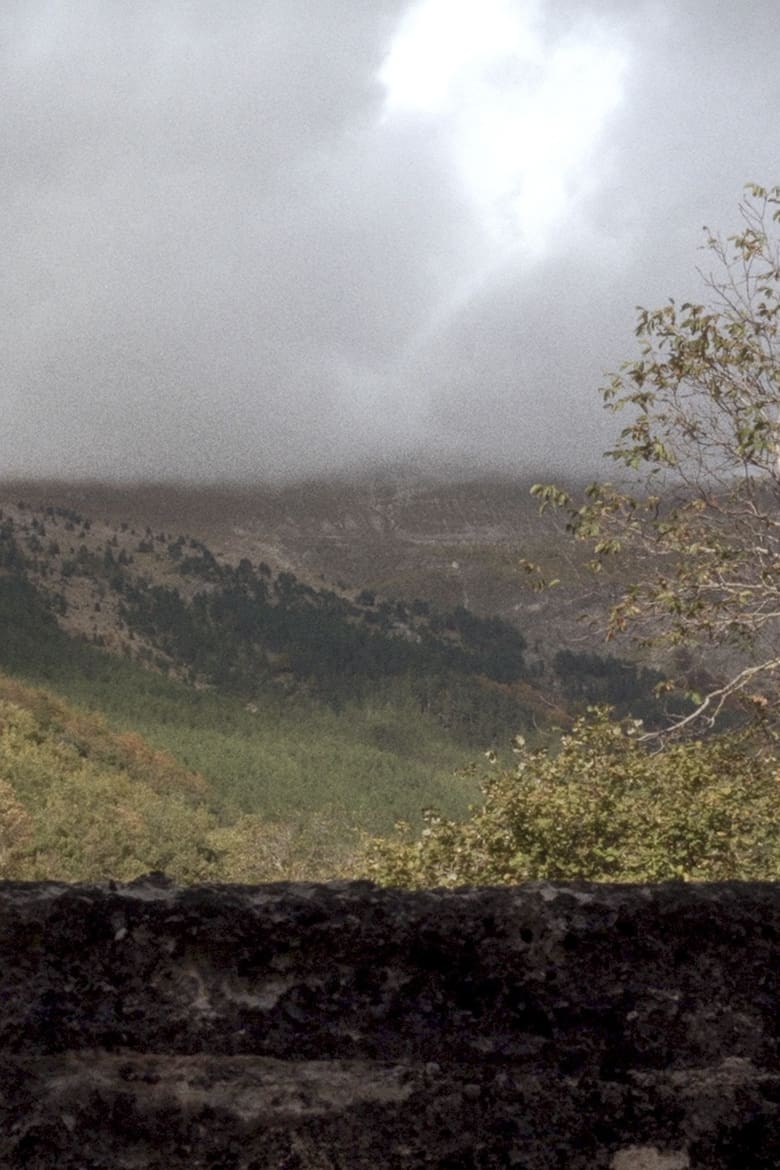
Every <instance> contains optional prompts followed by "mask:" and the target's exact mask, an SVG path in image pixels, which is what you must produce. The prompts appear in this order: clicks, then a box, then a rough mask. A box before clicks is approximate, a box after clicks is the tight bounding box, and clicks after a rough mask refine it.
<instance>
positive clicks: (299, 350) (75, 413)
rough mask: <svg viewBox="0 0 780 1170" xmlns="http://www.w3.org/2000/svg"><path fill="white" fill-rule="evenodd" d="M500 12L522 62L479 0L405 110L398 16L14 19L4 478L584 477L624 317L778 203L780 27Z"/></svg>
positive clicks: (382, 11)
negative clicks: (706, 250) (548, 472)
mask: <svg viewBox="0 0 780 1170" xmlns="http://www.w3.org/2000/svg"><path fill="white" fill-rule="evenodd" d="M427 2H428V3H430V2H431V0H427ZM492 2H493V3H494V4H495V6H496V11H497V12H498V11H499V10H502V11H503V14H504V17H505V18H507V19H510V20H514V21H515V25H513V26H512V27H517V28H521V27H522V28H524V29H526V30H528V34H527V35H528V38H530V39H527V40H526V41H523V42H522V43H521V42H520V41H518V44H517V45H516V46H514V48H513V47H512V46H511V45H509V44H508V43H505V44H504V45H503V48H502V49H501V51H498V50H496V51H495V52H494V50H493V49H492V48H491V47H490V43H489V42H490V38H489V36H488V32H487V31H484V30H485V22H486V21H487V17H488V15H489V7H490V6H489V5H488V4H487V3H486V2H483V4H482V5H481V6H480V10H481V12H482V20H483V24H482V27H483V32H484V36H485V38H486V39H485V41H484V42H483V44H482V48H481V50H480V54H478V55H477V56H476V57H475V58H474V59H473V60H471V61H470V62H469V61H468V60H467V61H466V63H465V64H463V66H462V68H461V73H460V74H458V77H459V80H458V82H457V85H458V86H459V87H460V88H459V89H458V91H457V100H455V99H453V101H451V102H449V104H447V103H444V106H442V107H441V108H433V109H432V108H423V106H424V103H423V104H422V105H419V104H418V107H415V104H414V102H407V103H406V106H405V107H404V108H398V106H396V108H392V103H388V93H389V90H388V83H387V75H386V71H385V72H384V73H383V66H385V65H386V63H387V61H388V60H389V59H390V55H391V53H392V52H395V53H396V54H397V53H398V43H399V42H398V37H399V34H400V33H402V32H403V29H404V27H405V22H406V24H407V25H408V22H409V20H410V19H411V17H410V13H412V12H413V11H414V10H415V8H416V9H417V11H418V13H419V10H420V5H419V4H417V5H414V4H410V3H405V2H403V0H393V2H390V0H387V2H385V3H382V2H380V0H372V3H371V4H366V3H364V2H363V0H327V2H324V0H323V2H321V0H266V2H265V3H262V4H257V3H254V2H250V0H234V3H232V4H231V5H229V6H227V5H226V6H222V7H220V6H215V5H213V4H211V3H208V4H207V3H205V2H203V0H154V2H152V0H139V2H137V3H134V4H132V5H126V4H123V3H120V0H101V2H100V3H98V2H97V0H68V3H64V2H62V0H17V2H15V3H14V2H13V0H12V2H9V3H8V4H6V5H4V6H3V9H2V12H0V66H2V76H3V78H4V81H3V83H2V84H3V92H2V101H0V131H1V132H2V139H3V142H4V152H5V158H4V162H5V168H4V169H5V177H6V182H5V183H4V187H3V194H2V196H0V211H1V212H2V220H1V221H0V222H1V223H2V232H3V253H4V271H5V280H4V282H3V285H2V288H0V312H2V315H3V320H4V321H5V322H6V344H5V347H4V350H5V352H4V360H3V363H2V366H1V367H0V394H1V395H2V399H3V405H4V411H3V415H4V418H3V427H2V428H1V429H0V468H2V469H3V470H4V472H5V473H6V474H9V475H10V474H32V475H42V474H61V475H99V476H121V477H149V476H151V477H158V476H173V477H182V476H184V477H193V476H194V477H201V478H214V479H219V478H231V477H237V476H238V477H251V476H269V475H297V474H312V473H321V472H324V471H328V470H337V469H340V468H342V467H345V466H348V465H350V464H352V463H354V462H356V461H365V460H371V459H377V458H385V459H386V458H393V457H395V456H399V457H400V456H405V455H406V456H408V455H416V456H417V457H418V458H420V459H423V458H437V457H445V456H446V457H447V458H450V459H452V458H454V459H456V460H457V459H458V458H462V460H463V462H464V464H466V463H468V464H469V465H474V464H476V465H479V466H483V467H485V468H489V467H495V466H499V465H500V466H502V467H507V466H510V467H516V468H517V469H518V470H520V471H523V470H536V469H537V468H538V467H539V466H540V465H543V466H545V467H546V466H548V465H549V466H551V465H553V464H557V465H559V466H562V467H563V468H571V467H575V466H576V467H583V468H587V469H588V470H591V469H592V468H594V467H595V466H596V463H597V460H598V458H599V455H600V453H601V451H602V450H603V449H604V448H605V447H606V446H608V445H609V441H610V425H611V424H610V420H609V417H608V416H605V415H604V414H603V412H602V411H601V410H600V407H599V399H598V394H597V392H596V391H597V387H598V386H599V384H600V383H601V381H602V376H603V372H604V370H605V369H607V368H609V367H610V366H611V365H614V364H615V363H616V362H617V361H619V360H620V359H621V358H623V357H628V356H630V355H631V352H632V350H631V346H632V332H631V327H632V323H633V310H634V305H635V304H637V303H655V302H656V301H658V300H663V299H664V298H665V297H666V296H667V295H669V294H673V293H676V292H679V291H682V292H687V291H690V283H691V282H692V281H693V280H694V279H695V273H694V268H695V264H696V262H697V260H698V259H700V257H698V256H697V253H696V247H697V245H698V244H699V243H700V239H701V226H702V224H703V223H705V222H707V223H710V224H711V225H712V226H715V227H719V226H722V227H723V228H724V229H725V230H730V229H731V228H732V227H733V226H734V222H735V204H736V201H737V199H738V197H739V194H740V191H741V186H742V184H743V183H744V182H745V181H747V180H749V179H753V178H755V179H757V180H759V181H766V182H773V181H776V180H777V178H778V176H776V175H773V174H771V173H769V168H771V167H772V166H773V165H775V160H776V158H777V157H778V153H779V152H778V145H780V144H779V143H778V137H780V130H779V129H778V127H779V126H780V122H778V118H777V112H778V105H780V83H779V82H778V78H777V71H776V68H775V62H774V53H773V45H775V44H776V43H777V34H780V12H779V11H778V10H777V9H776V6H775V5H774V4H772V3H769V2H767V3H757V2H755V3H748V4H745V5H742V6H740V7H739V10H738V11H733V12H732V11H731V10H730V9H723V6H721V5H716V4H714V3H712V2H709V0H696V2H694V3H692V4H689V5H686V6H680V5H675V4H672V3H671V2H670V0H667V2H662V0H642V2H641V3H639V4H637V5H632V6H626V5H623V4H618V3H617V2H612V3H610V2H609V0H604V2H600V3H598V4H596V3H595V0H594V2H593V3H591V4H584V5H583V4H582V3H574V2H573V0H572V2H571V3H562V4H554V5H553V4H552V3H550V2H549V0H548V2H547V3H544V2H542V0H536V2H534V3H530V2H528V3H526V2H525V0H505V2H504V0H502V2H501V3H499V0H492ZM451 3H452V4H457V3H460V0H451ZM463 4H464V5H465V7H463V20H464V21H465V22H466V26H465V27H467V24H468V19H470V17H469V12H468V4H467V3H466V0H463ZM472 7H473V6H472ZM681 8H682V10H681ZM451 11H454V10H452V9H451ZM518 22H519V23H518ZM488 31H489V30H488ZM505 40H506V38H505ZM510 50H511V51H510ZM593 52H598V53H600V54H601V56H600V57H599V60H600V61H601V62H602V68H603V69H604V70H605V69H607V68H611V69H612V70H613V74H614V76H613V82H614V85H613V86H612V88H611V89H610V88H609V87H607V89H606V90H605V91H604V93H605V94H606V97H605V98H604V100H603V102H602V103H601V105H600V106H598V109H596V106H595V105H594V106H593V108H594V110H595V113H594V114H593V119H591V121H592V122H593V124H592V125H591V124H590V123H587V126H586V129H583V130H582V131H578V133H579V135H580V138H581V139H582V143H581V145H582V149H581V150H579V148H578V150H577V151H575V150H574V147H573V146H571V147H569V148H567V149H564V147H565V146H566V143H567V142H569V143H573V142H574V139H573V138H572V137H571V134H572V130H571V126H573V125H574V126H576V125H579V123H576V122H575V121H574V113H573V111H574V110H575V109H576V108H577V105H576V101H575V105H572V104H571V103H570V104H569V105H568V106H567V104H566V101H564V97H565V95H564V94H563V93H562V87H563V85H564V79H565V77H566V76H567V73H566V70H565V69H564V65H565V64H566V63H567V62H568V63H569V65H570V66H571V70H570V73H571V75H572V77H574V80H575V81H576V80H577V78H579V86H580V89H579V107H580V110H581V108H582V107H583V105H584V103H585V99H586V98H588V97H589V95H590V99H593V91H594V86H595V79H596V77H597V74H596V73H594V72H593V71H592V61H593V60H595V58H592V57H590V56H588V54H590V53H593ZM567 54H568V55H567ZM577 62H579V63H580V65H579V66H578V68H579V69H580V72H579V74H577V72H576V69H575V68H574V65H575V63H577ZM423 67H424V61H423ZM459 68H460V67H459ZM463 70H465V72H463ZM589 70H590V71H589ZM383 78H384V81H383ZM573 93H574V96H575V99H576V97H577V90H576V87H575V88H574V89H573ZM502 95H503V96H502ZM553 98H554V99H555V100H554V101H553ZM607 98H608V99H609V100H607ZM504 99H505V100H504ZM593 100H594V101H595V99H593ZM599 100H601V99H599ZM523 103H525V104H523ZM556 103H559V104H558V105H556ZM429 104H430V103H429ZM602 107H603V108H602ZM505 109H506V110H515V112H516V113H517V116H518V120H517V122H516V126H517V141H516V142H515V141H514V139H513V125H515V123H511V124H509V125H508V126H507V125H504V124H503V123H501V122H500V116H503V115H502V111H504V110H505ZM545 110H547V111H548V113H550V112H551V111H552V113H553V114H555V116H554V117H553V119H552V121H551V122H549V124H548V127H549V133H550V141H551V142H552V143H553V144H555V143H557V144H558V146H559V147H560V149H558V147H556V148H555V149H552V147H551V148H550V150H549V151H547V154H545V145H544V121H543V113H544V111H545ZM556 110H557V113H555V111H556ZM567 110H568V113H567ZM521 115H522V116H521ZM523 117H525V122H523ZM534 118H535V119H536V121H534V120H533V119H534ZM569 118H571V119H572V121H571V124H569V122H568V119H569ZM481 119H482V121H481ZM491 119H492V121H491ZM529 119H530V121H529ZM499 125H500V126H501V136H498V130H497V129H496V127H497V126H499ZM582 125H585V123H582ZM480 126H484V127H485V134H484V136H481V135H480ZM491 126H492V127H493V129H492V130H490V127H491ZM529 127H530V129H529ZM524 128H525V129H524ZM488 130H490V133H492V134H493V138H492V139H491V138H490V134H488ZM531 132H533V135H534V138H533V142H534V144H535V145H534V150H533V151H532V150H531V149H530V145H529V144H530V143H531V139H530V138H529V139H527V140H525V141H524V139H523V133H526V134H530V133H531ZM567 135H568V137H567ZM482 137H484V141H482ZM585 138H587V142H585ZM491 143H492V145H491ZM486 144H487V145H486ZM502 144H505V148H506V153H507V157H506V159H503V158H502ZM561 144H563V145H562V146H561ZM488 146H489V147H490V151H491V153H485V152H486V151H487V150H488ZM478 148H479V149H478ZM556 150H557V153H556ZM524 151H525V153H524ZM534 151H535V152H536V154H534ZM480 152H481V153H480ZM513 152H516V155H515V154H513ZM575 156H576V157H575ZM529 158H530V159H533V160H534V161H533V165H531V164H530V163H529V162H528V160H529ZM523 159H525V160H526V165H525V169H524V167H523ZM545 159H547V162H548V163H549V167H550V169H549V171H547V172H545V170H544V168H543V166H542V162H543V161H544V160H545ZM513 160H514V161H513ZM540 160H541V161H540ZM488 164H490V166H489V165H488ZM545 165H547V164H545ZM491 167H492V168H494V171H495V174H494V171H493V170H491V169H490V168H491ZM470 168H471V169H470ZM545 176H546V177H545ZM529 192H530V193H531V194H532V195H533V199H531V194H529ZM547 192H549V200H548V199H546V193H547ZM534 217H536V219H535V218H534ZM532 221H534V222H536V221H538V225H540V226H539V227H538V230H537V231H536V233H535V236H534V239H535V240H536V241H537V242H536V244H535V245H533V246H532V243H531V234H530V232H531V227H532Z"/></svg>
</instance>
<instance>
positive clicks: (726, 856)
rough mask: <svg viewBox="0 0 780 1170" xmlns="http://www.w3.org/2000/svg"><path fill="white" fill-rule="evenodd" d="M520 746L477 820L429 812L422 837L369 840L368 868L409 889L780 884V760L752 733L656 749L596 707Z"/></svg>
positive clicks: (490, 781)
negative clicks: (549, 740) (555, 883)
mask: <svg viewBox="0 0 780 1170" xmlns="http://www.w3.org/2000/svg"><path fill="white" fill-rule="evenodd" d="M515 750H516V753H517V766H516V767H515V768H514V769H511V770H506V769H496V770H495V771H494V772H493V773H492V774H490V775H489V776H488V777H487V778H486V779H485V781H484V783H483V787H482V793H483V803H482V804H481V805H480V806H478V807H475V808H474V809H473V810H472V814H471V816H470V818H469V819H467V820H465V821H456V820H450V819H447V818H445V817H444V816H442V815H441V814H439V813H436V812H432V811H429V812H427V813H426V815H425V825H424V828H423V830H422V834H421V836H420V837H419V838H418V839H416V840H414V839H411V836H410V832H409V830H408V827H406V828H404V827H402V828H401V831H400V832H399V833H398V835H397V836H396V837H395V838H393V839H390V840H375V841H374V842H372V843H371V845H370V846H369V847H368V850H367V853H366V855H365V857H364V859H363V862H362V866H361V867H360V869H361V872H365V873H366V874H367V875H368V876H370V877H372V878H374V879H375V880H378V881H381V882H384V883H386V884H390V885H400V886H438V885H443V886H457V885H464V884H472V883H473V884H479V883H483V884H484V883H513V882H522V881H528V880H536V879H551V880H569V879H575V878H582V879H587V880H590V881H617V882H621V881H622V882H657V881H664V880H668V879H675V878H678V879H686V880H696V881H723V880H731V879H744V880H759V879H762V880H773V881H776V880H777V879H778V878H780V816H778V798H779V797H780V767H779V765H778V761H777V760H776V759H775V758H772V757H767V756H765V755H763V754H761V753H760V752H758V751H757V750H755V749H754V745H753V744H751V742H750V740H749V738H748V735H747V732H743V733H741V734H737V735H734V734H732V735H731V736H728V737H711V738H709V739H707V740H704V741H695V742H689V743H679V742H678V743H674V744H669V745H667V746H665V747H664V748H663V750H661V751H657V750H652V749H651V748H650V747H649V746H648V744H647V742H646V741H644V740H643V739H642V736H641V724H639V723H638V721H636V720H623V721H616V720H613V719H612V718H610V715H609V712H608V711H607V710H606V709H597V710H594V711H591V712H589V714H588V716H587V717H583V718H581V719H580V720H579V721H578V722H577V723H576V724H575V726H574V729H573V731H572V732H571V734H569V735H566V736H564V737H563V739H562V741H561V745H560V750H559V751H557V752H555V753H554V752H552V751H550V750H548V749H543V750H537V751H529V750H528V748H527V747H526V746H525V745H524V744H523V743H522V741H519V740H518V742H517V743H516V748H515Z"/></svg>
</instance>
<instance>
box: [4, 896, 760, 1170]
mask: <svg viewBox="0 0 780 1170" xmlns="http://www.w3.org/2000/svg"><path fill="white" fill-rule="evenodd" d="M779 890H780V887H778V886H776V885H772V884H747V883H745V884H741V883H726V884H720V885H694V884H691V885H684V884H667V885H659V886H606V885H592V884H587V883H573V884H572V883H569V884H565V885H564V884H555V883H540V882H536V883H529V884H527V885H523V886H518V887H514V888H505V889H467V890H460V891H427V892H424V893H400V892H397V891H389V890H381V889H379V888H377V887H374V886H372V885H371V884H370V883H346V882H345V883H330V884H328V885H304V884H296V885H286V884H279V885H269V886H257V887H247V886H219V887H216V886H203V887H196V888H175V887H173V886H172V885H170V884H169V883H168V882H167V881H166V880H165V879H164V878H162V877H161V876H159V875H149V876H148V877H146V878H143V879H139V880H138V881H137V882H135V883H132V884H130V885H126V886H114V885H112V884H103V885H92V886H87V885H81V886H68V885H64V884H57V883H35V884H23V883H8V882H6V883H0V940H1V941H0V947H2V965H1V967H0V981H1V983H2V990H1V993H0V1046H1V1047H2V1065H1V1068H2V1081H1V1088H2V1095H1V1097H2V1099H1V1102H0V1111H1V1116H0V1122H1V1124H0V1166H1V1167H3V1168H6V1167H7V1168H9V1170H10V1168H15V1167H25V1168H28V1170H44V1168H45V1170H55V1168H56V1170H113V1168H122V1170H125V1168H126V1170H131V1168H133V1170H140V1168H143V1170H177V1168H179V1167H181V1168H185V1167H186V1168H187V1170H200V1168H204V1170H205V1168H209V1170H309V1168H311V1170H358V1168H363V1167H371V1168H372V1170H380V1168H382V1170H384V1168H387V1170H418V1168H424V1167H439V1168H441V1170H444V1168H447V1170H477V1168H479V1170H483V1168H488V1167H514V1168H515V1170H558V1168H560V1170H602V1168H603V1170H726V1168H728V1170H759V1168H761V1170H776V1168H777V1167H779V1166H780V1068H779V1067H778V1056H779V1055H780V1053H779V1051H778V1048H779V1043H780V1023H779V1011H778V1008H779V1001H778V982H780V961H779V960H780V944H779V942H778V940H779V939H780V896H779Z"/></svg>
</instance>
